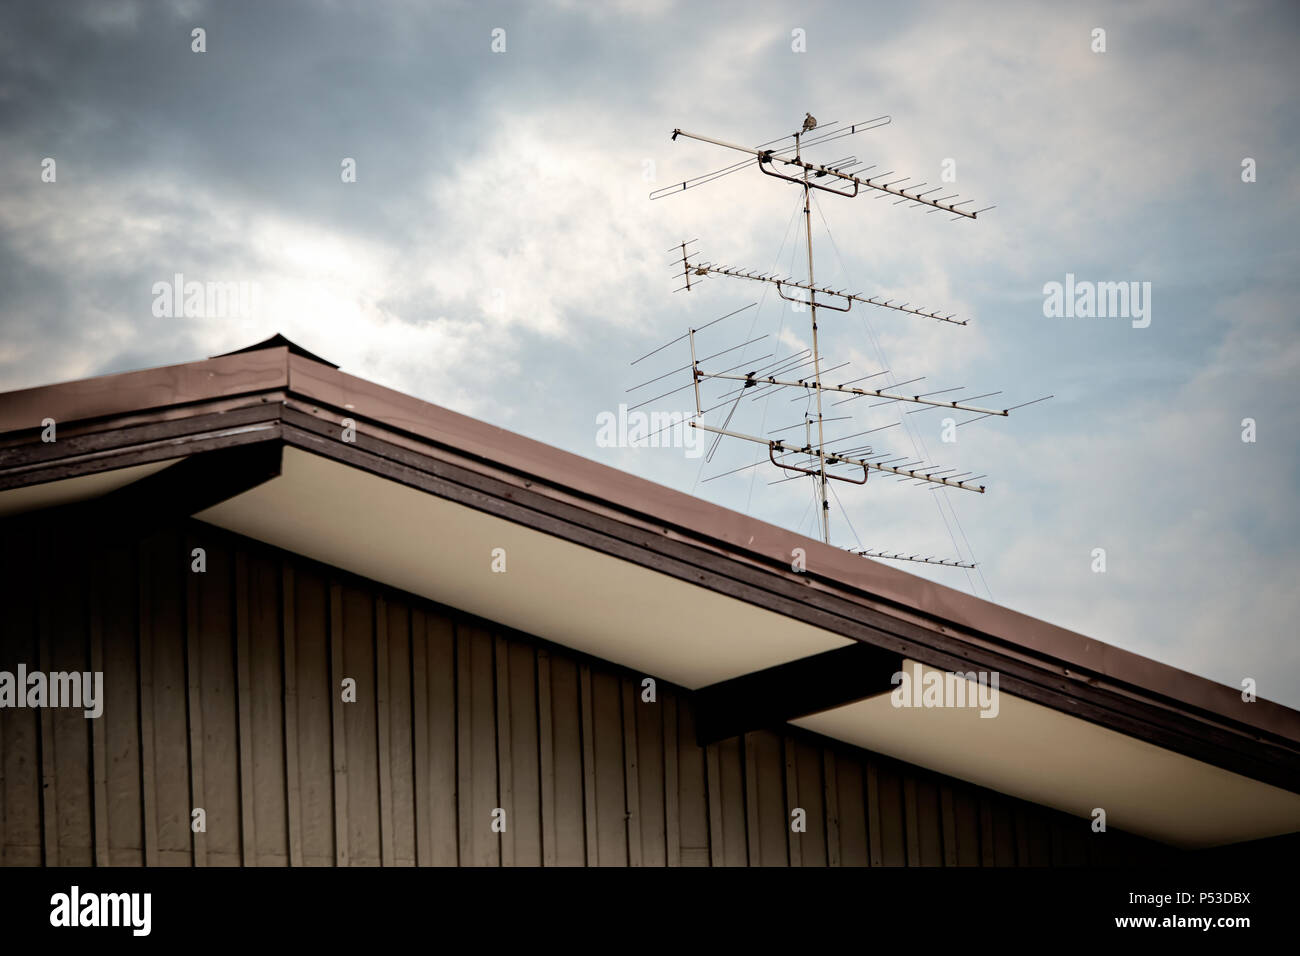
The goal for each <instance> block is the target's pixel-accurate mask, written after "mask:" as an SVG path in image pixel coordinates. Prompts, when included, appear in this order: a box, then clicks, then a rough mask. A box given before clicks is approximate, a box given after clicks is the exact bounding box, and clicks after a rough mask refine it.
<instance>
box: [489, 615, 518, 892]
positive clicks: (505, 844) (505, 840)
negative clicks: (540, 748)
mask: <svg viewBox="0 0 1300 956" xmlns="http://www.w3.org/2000/svg"><path fill="white" fill-rule="evenodd" d="M492 662H493V665H494V667H495V670H496V680H495V681H494V682H493V688H494V693H495V695H496V725H497V806H498V807H500V808H501V809H503V810H505V812H506V830H505V832H504V833H498V834H497V838H498V843H499V844H500V847H501V865H502V866H514V865H515V828H516V827H517V826H518V824H519V822H520V821H518V820H516V819H515V818H514V816H515V794H514V763H513V761H512V759H511V746H510V744H511V739H510V648H509V646H508V645H507V644H506V639H505V638H504V637H502V636H501V635H500V634H493V635H492Z"/></svg>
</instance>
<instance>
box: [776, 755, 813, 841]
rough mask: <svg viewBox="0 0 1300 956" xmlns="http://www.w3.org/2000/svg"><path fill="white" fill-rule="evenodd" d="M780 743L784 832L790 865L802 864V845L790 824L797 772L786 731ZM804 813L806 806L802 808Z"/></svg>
mask: <svg viewBox="0 0 1300 956" xmlns="http://www.w3.org/2000/svg"><path fill="white" fill-rule="evenodd" d="M781 740H782V743H783V744H784V745H785V794H786V807H785V809H786V814H785V833H786V839H787V840H788V841H789V847H790V865H791V866H803V847H802V846H801V845H800V843H799V834H798V833H795V832H794V828H793V827H791V826H790V824H791V822H792V821H793V818H792V817H791V816H790V811H792V810H794V808H795V807H798V806H800V803H799V772H798V766H797V765H796V763H795V741H794V738H793V737H791V736H790V735H789V734H788V733H786V734H782V735H781ZM803 809H804V811H805V813H806V812H807V810H808V808H807V807H804V808H803Z"/></svg>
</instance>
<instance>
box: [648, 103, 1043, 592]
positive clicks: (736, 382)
mask: <svg viewBox="0 0 1300 956" xmlns="http://www.w3.org/2000/svg"><path fill="white" fill-rule="evenodd" d="M889 122H890V117H888V116H878V117H876V118H875V119H871V120H867V121H866V122H863V123H853V124H851V125H848V126H844V125H841V124H839V123H829V124H825V125H820V126H819V125H818V123H817V120H816V119H815V118H814V117H813V116H812V114H808V115H806V116H805V118H804V121H803V125H802V126H801V128H800V129H799V130H798V131H796V132H794V133H791V134H790V135H788V136H783V137H779V138H778V139H775V140H771V141H769V142H767V143H763V144H760V145H759V146H756V147H748V146H741V145H737V144H736V143H730V142H727V141H725V140H721V139H714V138H713V137H710V136H702V135H700V134H698V133H689V132H686V131H685V130H682V129H675V130H673V134H672V138H673V140H674V141H676V140H677V139H678V137H683V138H685V139H691V140H696V141H698V142H702V143H709V144H712V145H714V146H720V147H723V148H725V149H729V150H734V151H736V152H739V153H744V154H745V158H744V159H743V160H740V161H739V162H736V163H733V164H731V165H729V166H724V167H722V168H721V169H716V170H714V171H712V172H709V173H704V174H702V175H700V176H695V177H693V178H691V179H687V180H684V181H683V182H681V183H678V184H675V185H672V186H667V187H664V188H662V189H657V190H655V191H654V192H652V193H651V194H650V198H651V199H662V198H664V197H666V196H671V195H676V194H678V193H681V192H684V191H686V190H689V189H693V188H695V187H697V186H703V185H705V184H707V183H711V182H714V181H715V180H717V179H720V178H722V177H723V176H728V175H730V174H732V173H735V172H738V171H740V170H741V169H745V168H748V167H751V166H755V165H756V166H757V167H758V169H759V171H760V172H762V173H763V174H764V175H766V176H769V177H772V178H773V179H775V180H777V181H781V182H787V183H792V184H794V185H796V186H798V187H800V188H801V189H802V190H803V214H804V236H805V244H806V249H807V262H808V275H807V278H806V279H805V278H794V277H790V276H783V275H780V274H778V273H774V272H758V271H754V270H750V269H744V268H740V267H735V266H727V265H720V264H718V263H717V262H714V261H712V260H705V259H702V258H701V257H700V256H699V255H698V253H697V251H696V250H695V249H693V248H691V247H692V246H693V244H694V243H695V242H696V241H697V240H694V239H691V240H689V241H686V242H682V243H680V244H678V245H677V246H675V247H674V248H673V249H672V250H671V251H672V252H673V254H674V261H675V262H677V263H678V264H679V265H680V267H681V272H680V273H679V274H678V278H680V279H683V280H684V282H683V284H682V285H681V286H680V287H679V288H678V289H675V290H674V291H676V292H681V291H688V292H689V291H690V290H691V289H693V288H694V287H695V286H697V285H699V283H700V282H702V281H703V280H704V279H707V278H709V277H710V276H723V277H726V278H732V279H744V280H746V281H751V282H761V283H766V284H768V285H770V286H774V287H775V288H776V291H777V295H779V296H780V297H781V298H782V299H784V300H785V301H787V302H791V303H794V305H795V307H796V309H800V310H802V309H807V310H808V311H809V312H810V313H811V332H812V347H811V348H810V349H804V350H803V351H801V352H799V353H795V354H792V355H787V356H785V357H783V358H779V359H775V360H774V361H771V362H768V363H767V364H756V363H763V362H764V360H767V359H773V356H772V355H764V356H761V357H760V358H758V359H751V360H747V361H744V362H742V364H741V365H738V366H733V367H731V368H727V369H723V370H721V371H706V370H705V369H704V368H702V367H701V363H703V362H707V361H710V360H711V359H714V358H717V357H718V356H721V355H723V354H725V353H729V352H734V351H736V350H737V349H740V348H742V347H744V346H748V345H751V344H753V343H754V342H757V341H758V339H752V340H750V341H748V342H743V343H741V344H740V345H736V346H733V347H732V348H728V349H724V350H722V351H721V352H716V353H714V354H712V355H708V356H704V357H700V356H699V355H698V354H697V351H696V333H697V332H700V331H702V330H703V329H704V328H707V327H708V326H710V325H714V324H716V323H717V322H720V321H722V319H715V320H714V321H713V322H710V323H708V324H707V325H705V326H701V327H700V328H699V329H688V330H687V333H686V334H685V335H683V336H679V337H678V338H677V339H674V340H673V342H671V343H669V345H672V344H675V343H676V342H680V341H682V339H686V340H687V341H688V342H689V345H690V364H689V365H685V366H682V367H681V368H679V369H675V370H674V371H673V372H670V373H667V374H665V375H661V376H658V377H657V378H655V379H651V380H650V381H651V382H655V381H660V380H662V379H664V378H667V377H669V376H670V375H672V374H674V373H676V372H682V371H689V372H690V373H691V382H690V383H688V384H687V385H685V386H682V387H681V388H679V389H673V391H670V392H665V393H664V395H660V396H657V398H662V397H665V396H666V395H670V394H673V392H676V391H682V390H684V389H687V388H690V389H692V390H693V392H694V395H695V414H694V416H692V418H691V420H690V422H689V424H690V425H691V427H693V428H698V429H702V430H704V431H708V432H712V433H714V434H715V435H716V436H717V437H716V438H715V439H714V442H713V445H712V447H711V448H710V449H709V453H708V457H709V459H711V458H712V456H713V452H714V451H715V450H716V448H717V443H718V442H719V441H720V440H721V439H722V438H723V437H730V438H738V439H742V440H744V441H749V442H754V443H757V444H761V445H766V446H767V451H768V455H767V459H766V460H767V461H768V462H770V463H771V464H772V465H774V466H775V467H777V468H779V469H781V470H783V471H785V472H787V473H789V477H790V478H797V477H802V476H805V475H806V476H811V477H812V478H813V479H814V480H815V481H816V482H817V488H818V492H819V496H818V497H819V499H820V502H821V508H820V511H821V530H822V537H823V540H825V541H826V542H827V543H830V536H831V535H830V500H829V498H828V484H827V482H828V481H831V480H835V481H843V482H849V483H852V484H859V485H861V484H866V482H867V479H868V477H869V476H870V475H871V474H872V473H878V474H879V473H883V474H888V475H893V476H895V477H896V479H897V480H900V481H912V482H915V483H917V484H921V485H928V486H929V487H931V488H938V487H948V488H960V489H962V490H964V491H974V492H977V493H981V494H982V493H983V492H984V490H985V486H984V485H983V484H979V480H980V479H982V478H983V477H985V476H983V475H978V476H975V477H969V476H970V473H969V472H962V473H960V474H953V473H952V472H954V471H955V470H956V469H953V468H941V467H939V466H937V465H933V464H928V463H926V462H924V461H919V460H918V461H913V460H911V459H909V458H907V457H906V456H903V457H899V456H894V455H891V454H890V453H889V452H883V453H879V452H877V451H876V450H875V449H874V448H873V447H872V446H871V445H864V444H861V443H860V442H858V441H856V440H857V439H859V438H860V437H861V436H862V435H865V434H868V433H869V432H874V431H880V430H882V429H869V430H868V431H867V432H857V433H855V434H848V435H840V436H838V437H833V438H830V439H828V437H827V434H826V425H827V424H828V423H833V422H838V421H844V420H851V418H852V416H849V415H845V416H837V417H834V418H827V417H826V416H825V415H824V413H823V405H822V401H823V396H824V395H825V396H827V397H828V400H829V399H830V398H835V399H837V400H836V402H835V404H837V405H840V404H844V403H846V402H850V401H853V400H856V399H861V398H877V399H881V401H880V402H878V403H873V404H889V403H893V402H906V403H911V404H916V405H918V406H922V407H921V408H918V409H916V411H924V410H925V409H926V408H951V409H954V410H959V411H963V412H970V413H972V414H973V415H974V417H973V418H970V419H968V420H967V421H964V422H961V423H960V424H967V423H968V422H970V421H975V420H977V419H980V418H985V417H988V416H993V415H996V416H1002V417H1005V416H1007V415H1008V414H1009V413H1010V412H1011V411H1012V410H1014V409H1015V408H1019V407H1022V406H1020V405H1013V406H1011V407H1010V408H1002V409H995V408H987V407H984V406H979V405H972V404H967V403H966V402H965V401H958V400H955V399H952V400H946V399H945V400H941V399H937V398H934V397H932V396H936V395H940V394H942V393H944V392H948V393H951V392H953V391H960V390H961V389H941V390H939V391H930V392H920V393H912V394H908V393H906V392H902V391H899V389H900V388H901V386H902V385H908V384H911V383H912V382H915V381H920V379H913V380H911V381H909V382H903V383H900V384H898V385H895V386H894V387H893V388H889V389H883V388H882V389H876V388H867V387H862V386H859V385H856V384H855V383H857V382H862V381H865V380H866V379H869V378H874V377H875V376H876V375H884V374H886V372H887V370H886V371H882V372H876V373H874V374H873V375H866V376H862V377H860V378H855V379H850V380H847V381H839V382H838V383H830V382H827V381H824V380H823V376H824V375H829V374H830V373H831V372H834V371H836V370H838V369H842V368H843V367H844V366H845V365H847V363H844V364H843V365H837V366H833V367H830V368H824V367H823V359H822V354H821V349H820V344H819V341H818V331H819V327H818V320H817V312H818V310H819V309H827V310H831V311H833V312H837V313H843V312H848V311H850V310H851V309H852V308H853V306H854V305H855V304H857V305H864V306H872V307H876V308H882V309H890V310H893V311H895V312H906V313H909V314H911V315H915V316H919V317H921V318H926V319H931V320H934V321H937V322H941V323H947V324H951V325H963V326H964V325H966V324H967V323H968V321H969V320H968V319H959V318H957V317H956V315H955V313H949V312H945V311H942V310H938V309H933V308H927V307H925V306H922V305H919V304H913V303H911V302H901V303H900V302H898V301H896V300H894V299H885V298H881V297H880V296H873V295H866V294H862V293H857V292H849V291H847V290H845V289H833V288H830V287H828V286H825V285H818V284H817V282H816V279H815V277H814V274H813V245H812V215H811V199H812V193H813V191H814V190H819V191H821V192H826V193H830V194H831V195H834V196H840V197H843V198H846V199H852V198H854V197H857V196H861V195H872V196H874V197H875V198H877V199H883V198H885V197H886V196H892V197H894V203H893V205H907V206H910V207H912V208H924V209H926V211H927V212H929V213H936V212H945V213H949V214H951V217H952V220H953V221H956V220H959V219H972V220H973V219H975V218H977V217H978V216H979V214H980V213H982V212H987V211H988V210H990V209H993V208H994V207H993V206H985V207H983V208H981V209H974V210H971V209H964V208H962V207H964V206H969V205H971V204H972V202H973V200H969V199H963V200H961V201H955V200H957V194H956V193H952V194H951V195H943V196H935V195H934V194H935V193H938V192H942V191H943V187H942V186H939V187H932V188H928V189H923V187H926V186H927V185H928V184H927V183H924V182H920V183H912V182H910V180H911V177H908V176H904V177H901V178H896V179H891V178H890V177H892V176H894V170H887V171H885V172H880V173H871V170H873V169H875V168H876V167H875V165H874V164H873V165H869V166H864V165H863V163H862V161H860V160H858V158H857V157H856V156H846V157H842V158H839V159H836V160H833V161H831V162H824V163H817V162H812V161H811V160H808V159H806V158H805V155H804V150H806V149H808V148H809V147H812V146H820V145H824V144H826V143H830V142H834V141H836V140H840V139H844V138H846V137H849V136H853V135H856V134H858V133H862V132H866V131H867V130H872V129H878V128H879V127H881V126H885V125H887V124H888V123H889ZM814 131H816V132H814ZM869 173H871V174H870V175H868V174H869ZM737 311H743V310H737ZM731 314H732V315H734V314H735V313H731ZM728 317H729V316H723V318H728ZM764 338H765V336H764ZM664 348H667V346H661V347H660V348H659V349H655V350H654V351H653V352H651V353H649V355H654V354H656V353H658V352H660V351H662V350H663V349H664ZM649 355H646V356H642V357H641V359H637V360H636V361H637V362H639V361H641V360H642V359H645V358H648V357H649ZM633 364H636V363H635V362H634V363H633ZM809 366H811V368H809ZM746 367H747V370H745V371H740V370H741V369H744V368H746ZM713 381H717V382H721V383H725V384H726V385H727V387H728V388H729V390H728V391H726V392H724V393H722V394H721V395H719V396H716V398H717V399H718V400H719V401H718V402H717V404H712V405H710V406H709V407H707V408H706V407H705V400H704V397H703V396H702V394H701V388H702V386H703V385H704V384H705V383H708V382H713ZM649 384H650V382H644V383H642V385H639V386H635V388H640V387H643V386H645V385H649ZM777 389H795V390H796V391H798V392H799V395H798V396H797V398H806V399H809V400H810V401H808V402H807V404H808V405H809V406H810V408H809V410H808V411H807V412H805V414H804V418H803V420H802V421H801V422H796V423H795V424H793V425H789V426H786V427H784V428H778V429H776V430H775V431H773V432H772V433H771V434H772V435H775V434H778V433H781V432H787V431H789V430H791V429H795V428H801V429H802V431H803V436H802V437H803V440H802V441H799V440H793V441H792V440H789V439H777V438H772V437H770V435H769V436H768V437H761V436H757V435H750V434H746V433H744V432H741V431H737V430H735V429H732V428H730V427H728V426H729V425H730V424H731V419H732V417H733V416H734V414H735V412H736V409H737V407H738V405H739V404H740V401H741V399H743V398H745V397H746V396H747V395H749V396H750V397H754V398H757V397H764V396H767V395H770V394H771V392H772V391H774V390H777ZM629 391H631V389H629ZM996 394H999V393H997V392H991V393H986V394H984V395H978V396H973V397H972V399H971V400H974V399H976V398H987V397H988V396H989V395H996ZM1046 397H1047V398H1050V397H1051V396H1050V395H1049V396H1046ZM1043 400H1044V399H1035V400H1034V401H1035V402H1037V401H1043ZM649 401H654V399H651V400H649ZM647 403H648V402H647ZM647 403H643V404H647ZM1023 404H1025V405H1029V404H1033V402H1025V403H1023ZM724 407H725V408H728V409H729V410H728V412H727V415H726V418H725V420H724V421H722V423H721V424H720V425H708V424H705V423H704V421H703V420H702V419H703V416H705V415H706V414H708V413H710V412H712V411H714V410H717V409H721V408H724ZM814 408H815V413H814ZM895 424H898V423H895ZM888 427H891V426H883V428H888ZM761 463H762V459H760V460H759V461H758V462H755V463H754V465H749V466H745V467H747V468H748V467H754V466H755V465H758V464H761ZM735 470H736V471H740V470H743V469H735ZM730 473H731V472H725V473H724V474H730ZM713 477H722V476H721V475H715V476H713ZM706 480H707V479H706ZM782 480H788V479H782ZM857 553H859V554H863V555H867V556H870V557H881V558H888V559H891V560H902V561H919V562H924V563H927V564H936V565H944V566H948V567H967V568H969V567H973V566H974V565H973V564H971V563H970V562H966V561H961V560H950V559H938V558H935V557H934V556H932V555H931V556H928V557H922V556H921V555H919V554H912V555H906V554H903V553H900V552H885V551H882V550H879V549H876V550H872V549H861V548H859V549H858V551H857Z"/></svg>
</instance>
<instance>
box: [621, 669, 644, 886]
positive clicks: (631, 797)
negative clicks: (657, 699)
mask: <svg viewBox="0 0 1300 956" xmlns="http://www.w3.org/2000/svg"><path fill="white" fill-rule="evenodd" d="M622 685H623V688H622V689H623V794H624V807H625V810H626V814H627V862H628V865H629V866H640V865H641V850H642V847H641V836H642V835H641V779H640V775H639V772H638V770H637V741H636V689H635V687H634V685H633V683H632V681H631V679H630V678H627V677H624V678H622Z"/></svg>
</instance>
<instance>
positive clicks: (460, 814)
mask: <svg viewBox="0 0 1300 956" xmlns="http://www.w3.org/2000/svg"><path fill="white" fill-rule="evenodd" d="M472 686H473V670H472V668H471V658H470V636H469V634H468V633H466V629H465V628H463V627H457V628H456V782H457V786H456V795H457V801H456V811H457V818H458V820H459V828H458V830H459V836H460V843H459V846H460V863H461V865H462V866H466V865H469V864H471V863H472V862H473V861H474V844H473V837H474V833H473V830H472V829H471V827H472V820H471V817H472V810H473V789H472V787H473V783H474V777H473V772H472V768H473V763H474V761H473V750H474V738H473V736H472V734H471V730H472V726H471V722H470V718H471V716H472V710H471V705H472V703H473V701H472V699H471V697H470V688H471V687H472Z"/></svg>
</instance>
